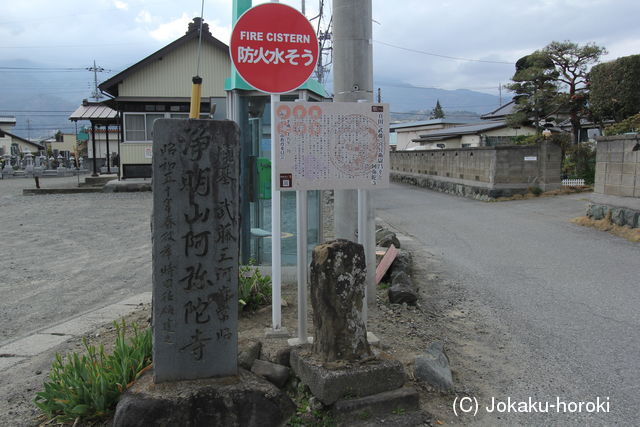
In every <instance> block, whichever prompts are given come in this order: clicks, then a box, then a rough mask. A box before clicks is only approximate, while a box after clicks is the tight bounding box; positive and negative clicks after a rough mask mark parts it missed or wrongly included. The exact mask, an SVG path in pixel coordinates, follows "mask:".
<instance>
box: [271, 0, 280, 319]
mask: <svg viewBox="0 0 640 427" xmlns="http://www.w3.org/2000/svg"><path fill="white" fill-rule="evenodd" d="M278 2H279V1H278V0H271V3H278ZM278 101H280V95H274V94H272V95H271V284H272V292H271V320H272V323H273V329H274V331H279V330H280V329H282V308H281V304H282V296H281V288H282V256H281V255H282V254H281V251H282V245H281V232H280V192H279V191H278V190H277V181H276V180H277V178H278V177H277V176H276V155H277V151H278V144H277V141H276V139H275V130H276V128H275V122H276V109H275V103H276V102H278Z"/></svg>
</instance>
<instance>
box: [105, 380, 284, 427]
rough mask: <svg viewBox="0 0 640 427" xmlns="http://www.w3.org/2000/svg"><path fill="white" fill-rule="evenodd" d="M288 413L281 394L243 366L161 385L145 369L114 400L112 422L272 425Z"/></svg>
mask: <svg viewBox="0 0 640 427" xmlns="http://www.w3.org/2000/svg"><path fill="white" fill-rule="evenodd" d="M294 413H295V405H294V404H293V402H292V401H291V399H289V397H287V395H286V394H285V393H284V392H282V391H280V390H279V389H278V388H277V387H275V386H274V385H273V384H271V383H270V382H268V381H267V380H265V379H263V378H260V377H258V376H257V375H254V374H253V373H251V372H248V371H245V370H244V369H240V370H239V372H238V375H237V376H234V377H225V378H211V379H205V380H193V381H177V382H167V383H161V384H154V383H153V372H152V371H149V372H147V373H145V374H144V375H143V376H142V377H140V378H139V379H138V380H137V381H136V383H135V384H134V385H133V387H131V388H130V389H129V390H128V391H127V392H126V393H125V394H124V395H123V396H122V397H121V398H120V402H119V403H118V406H117V407H116V414H115V417H114V420H113V426H114V427H134V426H135V427H138V426H139V427H146V426H209V425H210V426H214V425H216V426H243V427H244V426H256V427H257V426H276V425H284V424H285V422H286V421H287V420H288V419H289V418H290V417H291V416H292V415H293V414H294Z"/></svg>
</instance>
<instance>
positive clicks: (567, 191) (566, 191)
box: [490, 186, 593, 202]
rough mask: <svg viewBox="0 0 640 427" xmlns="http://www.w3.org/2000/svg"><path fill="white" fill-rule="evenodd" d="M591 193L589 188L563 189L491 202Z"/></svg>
mask: <svg viewBox="0 0 640 427" xmlns="http://www.w3.org/2000/svg"><path fill="white" fill-rule="evenodd" d="M590 191H593V188H592V187H589V186H580V187H563V188H560V189H558V190H552V191H545V192H543V193H540V194H534V193H531V192H529V193H526V194H514V195H513V196H510V197H498V198H496V199H493V200H490V202H509V201H511V200H529V199H535V198H537V197H554V196H564V195H567V194H575V193H587V192H590Z"/></svg>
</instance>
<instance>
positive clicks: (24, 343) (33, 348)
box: [0, 334, 71, 356]
mask: <svg viewBox="0 0 640 427" xmlns="http://www.w3.org/2000/svg"><path fill="white" fill-rule="evenodd" d="M69 338H71V337H70V336H69V335H49V334H35V335H31V336H28V337H26V338H22V339H20V340H18V341H14V342H12V343H10V344H7V345H5V346H2V347H0V354H15V355H16V356H35V355H36V354H40V353H42V352H43V351H46V350H49V349H50V348H52V347H55V346H57V345H59V344H62V343H63V342H65V341H66V340H68V339H69Z"/></svg>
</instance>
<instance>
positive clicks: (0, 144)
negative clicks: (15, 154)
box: [0, 135, 11, 154]
mask: <svg viewBox="0 0 640 427" xmlns="http://www.w3.org/2000/svg"><path fill="white" fill-rule="evenodd" d="M0 148H2V153H4V154H8V153H11V137H10V136H9V135H5V136H0Z"/></svg>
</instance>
